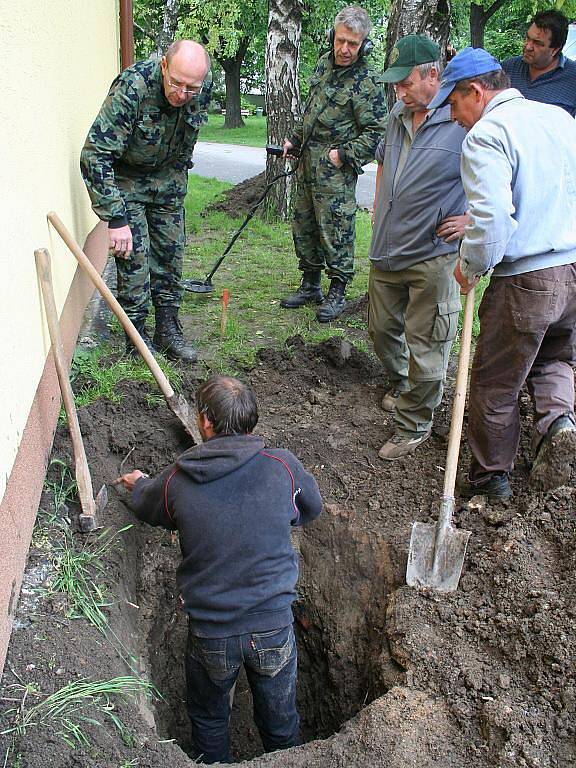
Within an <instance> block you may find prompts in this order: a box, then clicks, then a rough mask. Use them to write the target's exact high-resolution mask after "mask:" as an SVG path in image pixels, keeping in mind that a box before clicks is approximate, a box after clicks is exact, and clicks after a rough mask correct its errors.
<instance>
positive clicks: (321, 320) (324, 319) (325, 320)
mask: <svg viewBox="0 0 576 768" xmlns="http://www.w3.org/2000/svg"><path fill="white" fill-rule="evenodd" d="M345 309H346V307H342V309H341V310H340V312H338V314H337V315H333V316H332V317H319V316H318V312H317V313H316V320H318V322H319V323H331V322H332V320H336V319H337V318H339V317H340V315H341V314H342V312H344V310H345Z"/></svg>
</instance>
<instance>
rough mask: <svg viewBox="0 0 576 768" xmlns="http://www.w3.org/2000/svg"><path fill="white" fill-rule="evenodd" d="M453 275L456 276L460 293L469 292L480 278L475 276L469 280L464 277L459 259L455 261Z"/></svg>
mask: <svg viewBox="0 0 576 768" xmlns="http://www.w3.org/2000/svg"><path fill="white" fill-rule="evenodd" d="M454 277H455V278H456V282H457V283H458V284H459V286H460V293H470V291H471V290H472V288H474V286H475V285H477V283H478V281H479V280H480V278H479V277H475V278H474V280H472V281H471V282H469V281H468V279H467V278H465V277H464V275H463V274H462V270H461V269H460V261H457V262H456V267H455V269H454Z"/></svg>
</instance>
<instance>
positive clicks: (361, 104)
mask: <svg viewBox="0 0 576 768" xmlns="http://www.w3.org/2000/svg"><path fill="white" fill-rule="evenodd" d="M370 27H371V23H370V19H369V17H368V14H367V13H366V11H365V10H364V9H363V8H359V7H358V6H355V5H349V6H347V7H346V8H343V9H342V10H341V11H340V13H338V15H337V16H336V18H335V19H334V28H333V29H332V30H331V32H330V35H329V39H330V47H331V50H330V51H329V52H328V53H326V54H325V55H324V56H322V57H321V59H320V61H319V62H318V65H317V67H316V70H315V72H314V74H313V76H312V78H311V79H310V94H309V96H308V100H307V102H306V105H305V107H304V116H303V118H302V120H300V121H299V122H298V123H297V124H296V126H295V129H294V133H293V135H292V136H291V137H290V138H289V139H287V140H286V141H285V142H284V156H285V157H286V156H287V155H289V154H291V153H292V152H293V151H294V150H295V149H296V150H298V151H299V152H300V160H299V165H298V172H297V182H298V184H297V191H296V198H295V201H294V221H293V224H292V235H293V238H294V249H295V251H296V256H297V257H298V269H299V270H300V271H301V272H302V280H301V284H300V288H299V289H298V290H297V291H296V293H294V294H292V295H291V296H287V297H286V298H284V299H282V301H281V302H280V304H281V306H282V307H284V308H285V309H294V308H297V307H302V306H304V305H305V304H319V305H320V306H319V307H318V310H317V312H316V318H317V320H318V321H319V322H321V323H327V322H330V321H331V320H335V319H336V318H337V317H339V315H341V314H342V311H343V310H344V307H345V305H346V300H345V293H346V286H347V285H348V283H350V282H351V280H352V278H353V276H354V240H355V235H356V232H355V222H356V208H357V206H356V182H357V180H358V175H359V174H360V173H363V171H362V166H363V165H365V164H366V163H369V162H370V161H371V160H372V159H373V158H374V150H375V149H376V145H377V144H378V141H379V139H380V136H381V135H382V132H383V131H384V126H385V118H386V97H385V93H384V86H383V83H382V80H381V77H380V76H379V75H377V74H376V73H375V72H374V71H372V70H371V69H370V68H369V67H368V64H367V62H366V56H367V54H368V53H369V51H370V50H371V48H372V43H371V41H370V40H369V39H368V34H369V32H370ZM324 269H325V270H326V272H327V274H328V277H329V278H330V288H329V290H328V294H327V295H326V297H325V296H324V294H323V293H322V289H321V286H320V279H321V275H322V271H323V270H324Z"/></svg>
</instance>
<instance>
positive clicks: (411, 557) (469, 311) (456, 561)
mask: <svg viewBox="0 0 576 768" xmlns="http://www.w3.org/2000/svg"><path fill="white" fill-rule="evenodd" d="M473 317H474V288H472V290H471V291H470V292H469V293H468V294H467V296H466V308H465V309H464V322H463V323H462V337H461V339H460V356H459V359H458V373H457V374H456V389H455V392H454V404H453V406H452V423H451V425H450V435H449V437H448V454H447V456H446V471H445V473H444V491H443V495H442V501H441V503H440V514H439V516H438V522H437V523H436V524H431V523H418V522H416V523H414V524H413V525H412V536H411V538H410V550H409V552H408V565H407V567H406V583H407V584H408V586H410V587H431V588H432V589H437V590H438V591H440V592H454V590H455V589H457V587H458V581H459V580H460V574H461V573H462V566H463V564H464V557H465V555H466V546H467V544H468V539H469V537H470V531H464V530H458V529H457V528H454V526H453V525H452V514H453V512H454V504H455V501H454V486H455V485H456V469H457V467H458V453H459V452H460V438H461V436H462V422H463V421H464V406H465V404H466V386H467V381H468V363H469V360H470V342H471V340H472V319H473Z"/></svg>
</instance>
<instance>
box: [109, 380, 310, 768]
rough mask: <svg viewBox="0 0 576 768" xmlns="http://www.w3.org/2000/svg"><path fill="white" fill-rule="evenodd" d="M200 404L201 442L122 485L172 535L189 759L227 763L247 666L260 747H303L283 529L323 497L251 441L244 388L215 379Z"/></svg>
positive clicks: (292, 578)
mask: <svg viewBox="0 0 576 768" xmlns="http://www.w3.org/2000/svg"><path fill="white" fill-rule="evenodd" d="M196 405H197V409H198V414H197V420H198V427H199V430H200V434H201V435H202V439H203V441H204V442H203V443H202V444H201V445H197V446H194V447H193V448H190V449H189V450H188V451H186V452H185V453H183V454H182V456H180V458H179V459H178V460H177V461H176V462H175V463H174V464H172V465H170V466H169V467H167V468H166V469H165V470H164V471H163V472H161V473H160V474H159V475H158V476H157V477H155V478H149V477H148V476H147V475H145V474H144V473H143V472H141V471H140V470H137V469H136V470H134V471H133V472H130V473H128V474H126V475H123V477H122V478H120V479H121V481H122V482H123V484H124V486H125V487H126V488H127V489H128V490H130V491H131V496H130V505H131V507H132V509H133V510H134V513H135V514H136V517H137V518H138V519H140V520H143V521H144V522H147V523H149V524H150V525H156V526H162V527H164V528H168V529H169V530H177V531H178V532H179V535H180V547H181V551H182V562H181V564H180V566H179V568H178V571H177V577H176V581H177V585H178V589H179V592H180V595H181V599H182V601H183V607H184V610H185V611H186V613H187V614H188V647H187V652H186V678H187V695H188V714H189V716H190V721H191V725H192V742H193V750H194V752H193V757H195V758H196V759H198V760H199V761H200V762H203V763H216V762H222V763H232V762H234V761H233V759H232V754H231V751H230V740H229V733H228V722H229V718H230V692H231V690H232V689H233V686H234V684H235V682H236V678H237V677H238V673H239V671H240V667H241V666H242V664H244V667H245V670H246V676H247V678H248V682H249V685H250V689H251V691H252V697H253V702H254V719H255V722H256V725H257V727H258V731H259V733H260V736H261V738H262V743H263V745H264V749H265V750H266V751H267V752H272V751H274V750H277V749H286V748H288V747H292V746H296V745H297V744H299V743H300V728H299V723H300V721H299V716H298V712H297V710H296V665H297V653H296V642H295V638H294V629H293V616H292V608H291V604H292V602H293V600H294V599H295V598H296V592H295V586H296V581H297V579H298V556H297V554H296V552H295V550H294V548H293V547H292V543H291V538H290V531H291V529H292V527H293V526H299V525H305V524H306V523H309V522H310V521H312V520H314V519H315V518H316V517H318V515H319V514H320V512H321V510H322V499H321V497H320V492H319V490H318V485H317V483H316V480H315V479H314V478H313V477H312V475H310V474H309V473H308V472H306V471H305V469H304V467H303V466H302V464H301V463H300V462H299V461H298V459H297V458H296V457H295V456H293V455H292V454H291V453H290V452H289V451H286V450H282V449H278V448H272V449H267V448H265V446H264V442H263V440H262V439H261V438H260V437H258V436H256V435H253V434H252V430H253V429H254V427H255V426H256V423H257V421H258V407H257V403H256V398H255V395H254V393H253V391H252V390H251V388H250V387H248V386H247V385H246V384H243V383H242V382H240V381H239V380H238V379H234V378H231V377H226V376H213V377H211V378H209V379H208V380H207V381H206V382H204V383H203V384H202V385H201V386H200V387H199V388H198V390H197V392H196Z"/></svg>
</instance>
